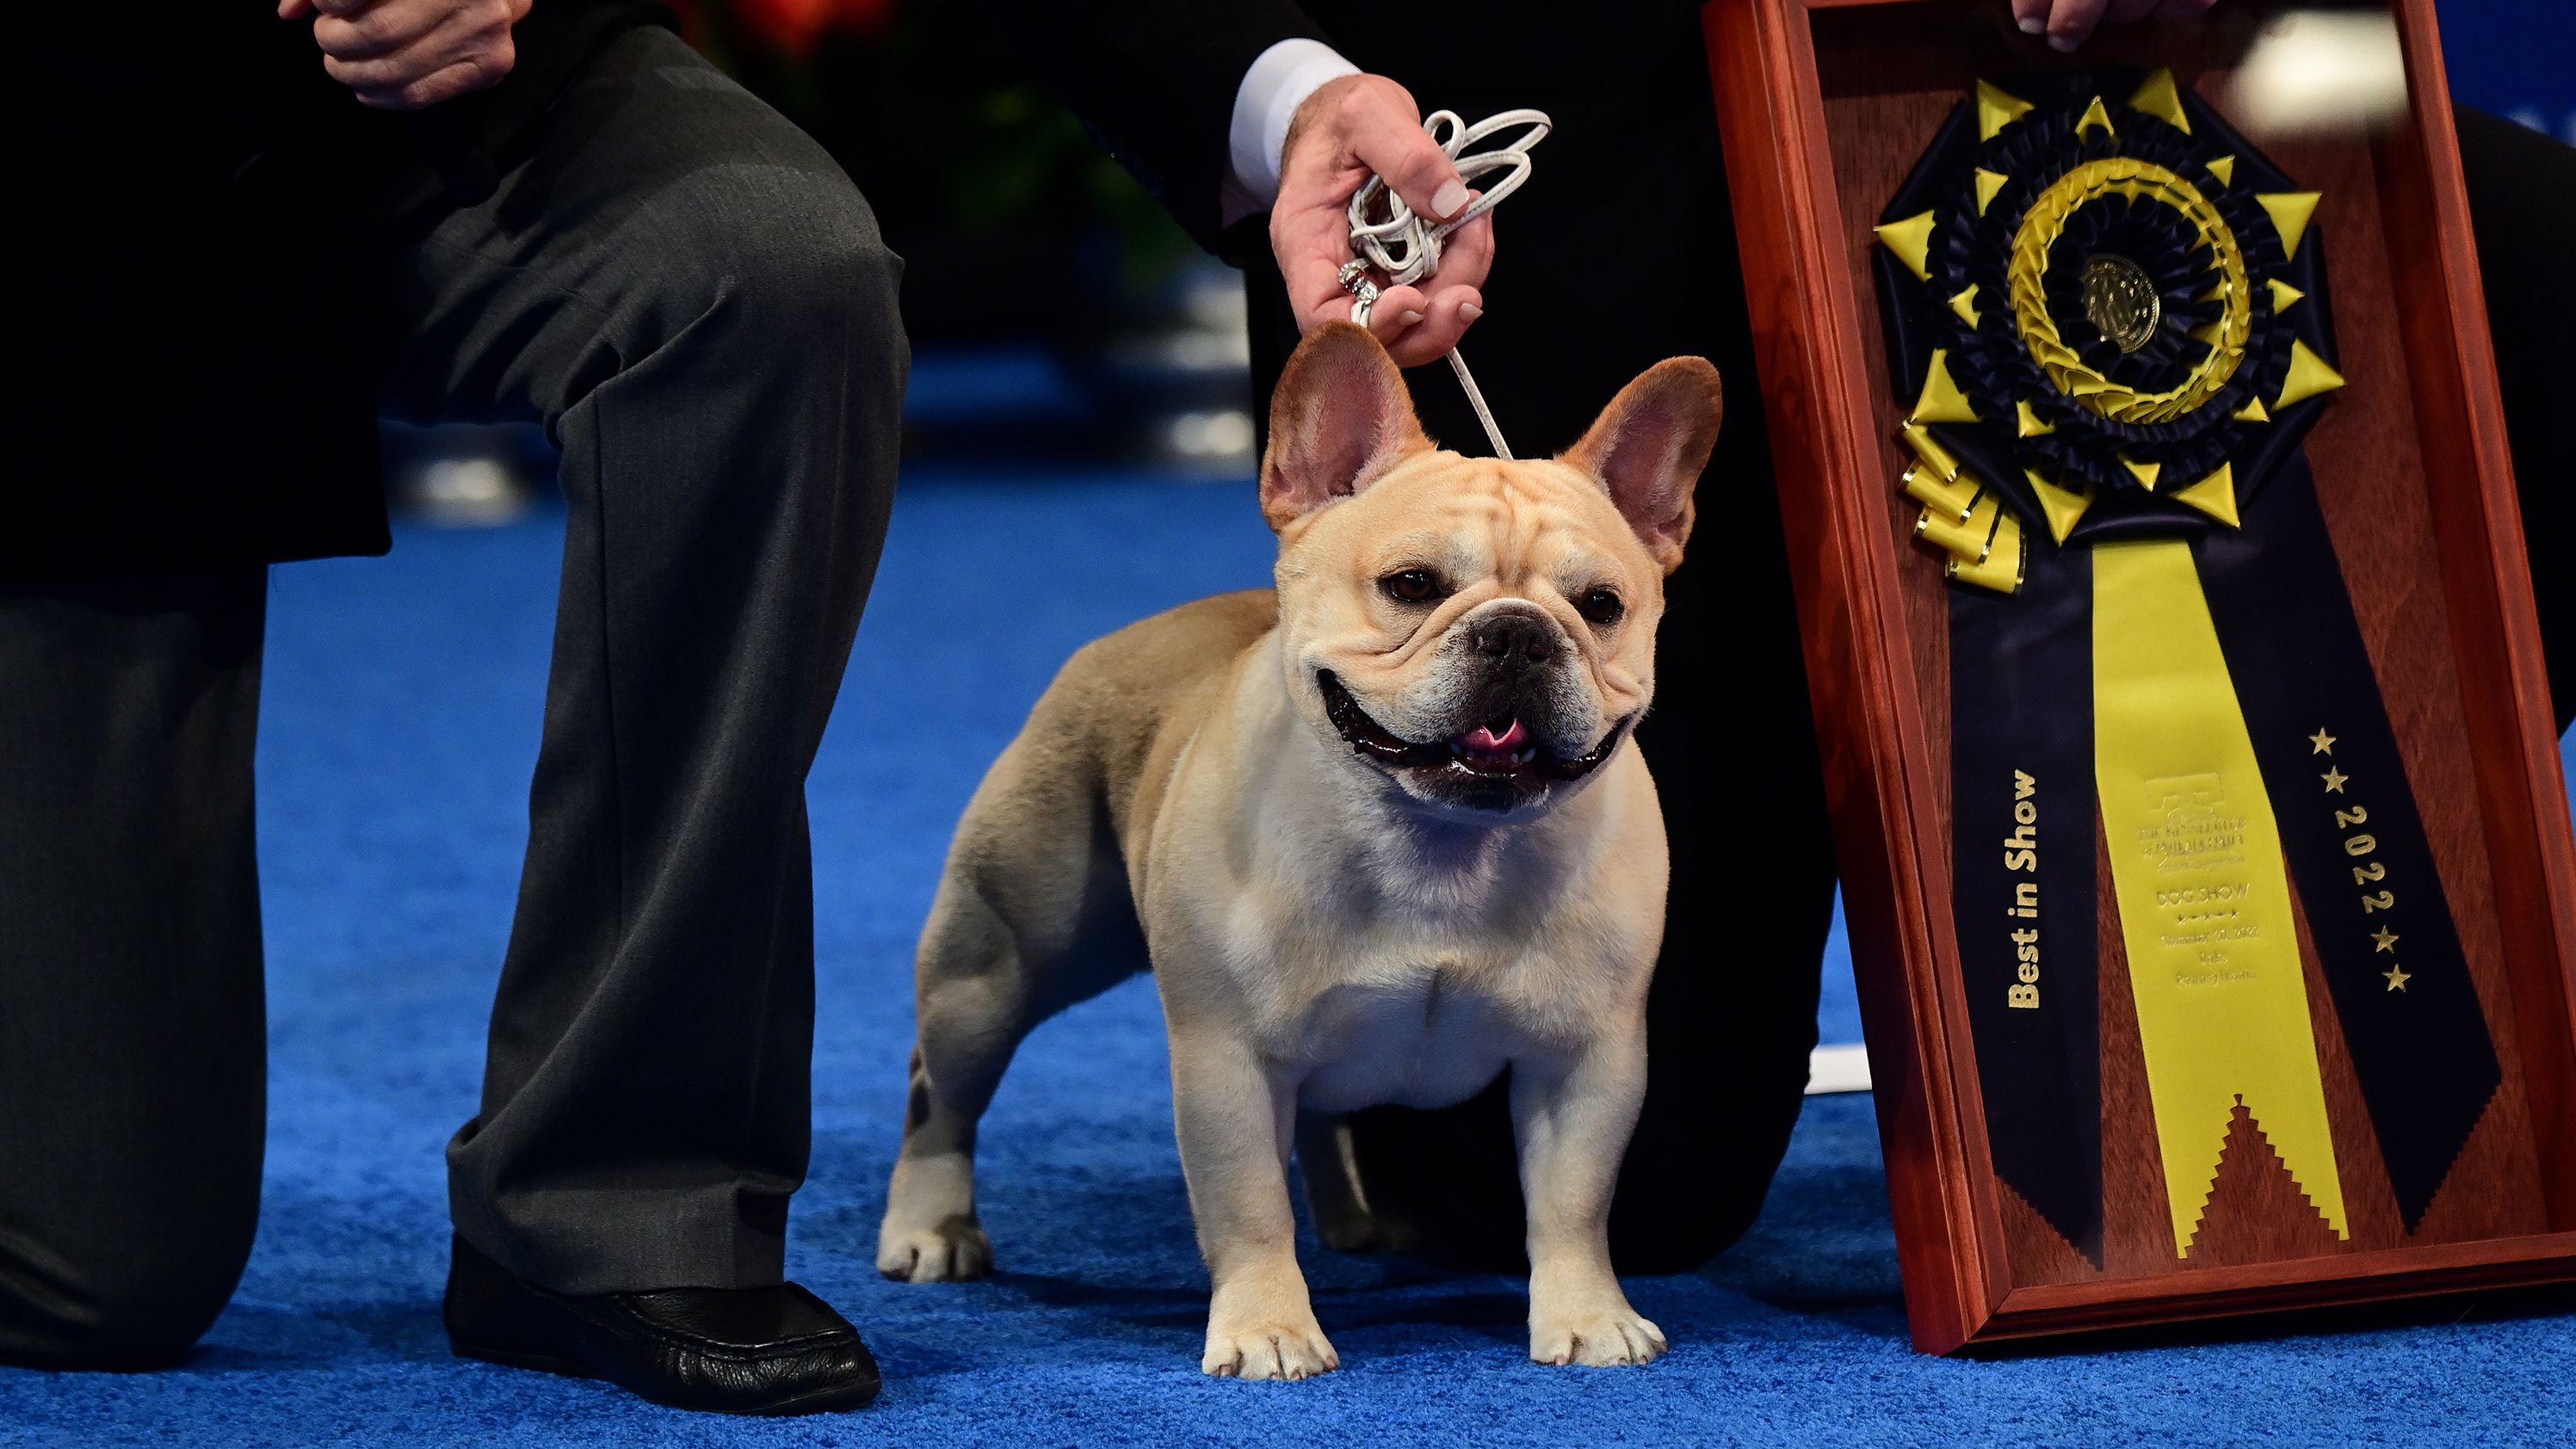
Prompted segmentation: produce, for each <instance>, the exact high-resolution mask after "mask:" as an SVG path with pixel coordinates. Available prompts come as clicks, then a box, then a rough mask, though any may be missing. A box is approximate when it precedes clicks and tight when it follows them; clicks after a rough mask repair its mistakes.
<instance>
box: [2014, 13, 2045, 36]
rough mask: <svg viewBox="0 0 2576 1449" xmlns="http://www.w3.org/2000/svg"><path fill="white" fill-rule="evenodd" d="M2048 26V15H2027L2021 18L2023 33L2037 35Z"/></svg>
mask: <svg viewBox="0 0 2576 1449" xmlns="http://www.w3.org/2000/svg"><path fill="white" fill-rule="evenodd" d="M2047 28H2048V17H2047V16H2045V15H2025V16H2023V17H2022V18H2021V33H2022V34H2024V35H2037V34H2039V33H2040V32H2041V31H2043V30H2046V29H2047Z"/></svg>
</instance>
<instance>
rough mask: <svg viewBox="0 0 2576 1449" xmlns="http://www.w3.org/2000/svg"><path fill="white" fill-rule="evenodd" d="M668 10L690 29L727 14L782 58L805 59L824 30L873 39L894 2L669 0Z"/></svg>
mask: <svg viewBox="0 0 2576 1449" xmlns="http://www.w3.org/2000/svg"><path fill="white" fill-rule="evenodd" d="M672 8H673V9H675V10H677V11H679V12H680V17H681V19H682V20H683V21H685V22H687V23H688V25H689V26H690V28H691V29H692V30H694V29H695V28H696V27H697V26H698V25H699V24H700V23H702V22H703V21H704V20H706V19H708V18H710V17H709V16H708V15H707V12H709V11H721V12H726V13H727V14H728V15H729V16H730V18H731V21H732V27H733V29H735V30H736V31H738V32H739V33H740V34H742V35H744V36H746V37H748V38H750V39H753V40H756V41H759V42H760V43H761V44H763V45H765V46H767V47H768V48H770V49H772V50H775V51H778V52H780V53H781V54H785V55H791V56H800V57H801V56H804V55H807V54H810V53H811V52H812V51H813V49H814V42H815V41H817V40H819V39H821V38H822V36H823V33H824V32H825V31H828V30H846V31H850V32H853V33H855V34H859V35H873V34H875V33H876V32H878V31H879V30H882V29H884V28H885V24H886V22H887V21H889V20H892V19H893V18H894V10H895V0H673V3H672Z"/></svg>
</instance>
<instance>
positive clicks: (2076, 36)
mask: <svg viewBox="0 0 2576 1449" xmlns="http://www.w3.org/2000/svg"><path fill="white" fill-rule="evenodd" d="M2215 3H2216V0H2012V10H2013V19H2014V20H2015V21H2016V22H2017V23H2019V24H2020V26H2021V31H2022V34H2024V35H2039V34H2042V33H2045V34H2046V35H2047V36H2048V43H2049V45H2050V47H2051V48H2053V49H2056V50H2061V51H2064V50H2073V49H2074V48H2075V47H2077V46H2079V45H2082V44H2083V43H2084V42H2085V40H2086V39H2088V38H2089V37H2090V36H2091V35H2092V34H2093V28H2094V27H2095V26H2097V25H2100V24H2102V23H2103V22H2105V21H2108V22H2109V23H2111V24H2113V25H2126V24H2129V23H2130V22H2131V21H2136V20H2154V21H2159V22H2161V23H2163V24H2167V25H2171V24H2174V23H2176V22H2178V21H2183V20H2189V19H2191V18H2192V17H2193V16H2195V15H2198V14H2199V13H2200V12H2202V11H2204V10H2206V9H2208V8H2209V7H2210V6H2211V5H2212V4H2215Z"/></svg>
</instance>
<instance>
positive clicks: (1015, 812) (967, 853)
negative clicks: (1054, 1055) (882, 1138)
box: [877, 744, 1146, 1283]
mask: <svg viewBox="0 0 2576 1449" xmlns="http://www.w3.org/2000/svg"><path fill="white" fill-rule="evenodd" d="M1022 754H1023V751H1022V747H1021V746H1020V745H1018V744H1014V745H1013V746H1012V748H1011V749H1010V750H1009V751H1006V752H1005V753H1004V755H1003V758H1002V760H1001V761H1000V762H998V763H997V764H996V765H995V767H994V770H993V774H992V776H991V777H990V778H988V779H987V781H986V783H985V787H984V788H983V789H982V790H980V791H978V792H977V794H976V798H975V801H974V803H972V804H970V805H969V806H968V807H967V810H966V816H965V819H964V820H962V821H961V822H960V823H959V825H958V828H957V840H956V843H955V844H954V845H953V846H952V847H951V848H950V851H949V857H948V869H947V874H946V876H945V877H944V878H943V879H942V880H941V881H940V884H939V893H938V896H937V897H936V898H935V899H934V900H933V902H932V903H931V908H930V920H929V923H928V924H927V925H926V926H924V927H923V929H922V933H921V946H920V949H919V951H918V952H917V954H916V956H915V958H914V977H915V989H916V1004H917V1007H918V1012H919V1016H920V1027H919V1030H920V1035H919V1038H918V1041H917V1043H916V1045H915V1046H914V1048H913V1053H912V1068H911V1082H910V1086H909V1090H908V1093H907V1096H906V1098H905V1106H904V1119H903V1149H902V1151H901V1153H900V1154H898V1156H897V1157H896V1159H895V1166H894V1177H893V1180H892V1181H891V1182H890V1183H889V1184H888V1185H887V1189H886V1214H885V1221H884V1223H883V1225H882V1226H881V1227H880V1228H879V1230H878V1234H877V1271H879V1272H881V1273H883V1274H885V1275H886V1276H887V1277H889V1278H896V1279H905V1280H909V1281H912V1282H916V1283H928V1282H937V1281H941V1280H946V1279H955V1278H976V1277H981V1276H983V1275H984V1274H985V1273H987V1272H989V1271H991V1269H992V1265H993V1247H992V1242H991V1240H990V1239H989V1238H987V1237H986V1236H985V1233H984V1228H983V1225H982V1223H981V1222H980V1221H979V1220H978V1219H977V1217H976V1213H975V1164H974V1159H975V1129H976V1124H977V1122H978V1121H979V1120H980V1119H981V1118H982V1117H983V1115H984V1109H985V1108H986V1107H987V1106H989V1105H990V1104H991V1103H992V1100H993V1092H994V1089H995V1088H997V1087H999V1086H1000V1085H1001V1080H1002V1072H1003V1069H1004V1068H1006V1067H1008V1066H1009V1065H1010V1061H1011V1054H1012V1053H1013V1052H1014V1051H1015V1050H1017V1049H1018V1047H1019V1044H1020V1041H1021V1039H1022V1038H1024V1037H1026V1036H1027V1035H1028V1033H1029V1032H1030V1031H1031V1030H1033V1029H1035V1028H1036V1027H1037V1025H1038V1024H1039V1023H1040V1022H1043V1021H1045V1020H1046V1019H1047V1018H1048V1017H1051V1016H1053V1015H1055V1014H1056V1013H1057V1012H1060V1011H1063V1010H1064V1009H1065V1008H1067V1007H1069V1006H1072V1005H1074V1004H1076V1003H1078V1002H1081V1001H1084V1000H1086V999H1088V998H1090V997H1092V996H1096V995H1098V994H1099V993H1100V992H1102V991H1104V990H1106V989H1108V988H1109V987H1110V986H1113V985H1115V984H1116V983H1118V982H1119V981H1121V980H1124V979H1125V978H1127V977H1129V976H1132V975H1134V974H1136V973H1137V972H1138V971H1140V970H1142V969H1144V967H1145V964H1146V957H1145V941H1144V933H1143V932H1142V931H1141V930H1140V929H1139V928H1138V927H1137V925H1136V915H1135V909H1134V907H1133V906H1132V905H1131V904H1130V903H1129V900H1128V895H1127V877H1126V868H1125V866H1124V864H1123V863H1122V862H1121V860H1120V857H1119V853H1118V849H1117V842H1116V840H1115V838H1114V836H1113V835H1112V834H1111V833H1110V831H1109V827H1108V819H1107V811H1106V808H1105V805H1104V804H1102V803H1101V802H1099V801H1098V799H1097V796H1096V793H1095V792H1096V790H1097V785H1096V783H1095V782H1094V781H1093V780H1091V779H1086V778H1082V777H1080V776H1079V775H1077V776H1076V777H1074V778H1063V777H1062V776H1058V777H1056V778H1053V779H1048V780H1044V781H1043V782H1042V783H1041V782H1040V781H1038V780H1036V779H1033V777H1034V776H1039V775H1041V774H1044V773H1050V772H1042V771H1039V770H1034V769H1030V768H1028V765H1029V764H1030V763H1031V762H1029V761H1027V760H1025V759H1015V758H1014V757H1015V756H1020V755H1022Z"/></svg>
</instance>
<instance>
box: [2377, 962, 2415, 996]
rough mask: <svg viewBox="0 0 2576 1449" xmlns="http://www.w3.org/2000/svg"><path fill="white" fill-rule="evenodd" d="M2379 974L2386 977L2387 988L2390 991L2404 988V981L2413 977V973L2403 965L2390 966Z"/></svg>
mask: <svg viewBox="0 0 2576 1449" xmlns="http://www.w3.org/2000/svg"><path fill="white" fill-rule="evenodd" d="M2379 974H2380V975H2382V976H2384V977H2386V978H2387V979H2388V989H2389V990H2391V991H2403V990H2405V989H2406V983H2407V982H2409V981H2412V980H2414V979H2415V977H2414V976H2413V974H2412V973H2410V972H2408V971H2407V969H2406V968H2405V967H2403V966H2391V967H2389V968H2388V969H2387V970H2385V971H2382V972H2380V973H2379Z"/></svg>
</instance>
